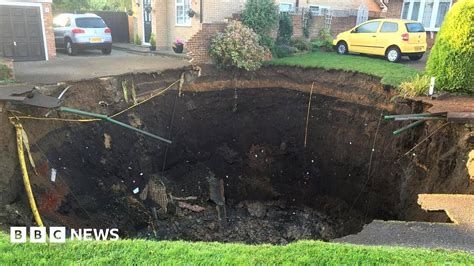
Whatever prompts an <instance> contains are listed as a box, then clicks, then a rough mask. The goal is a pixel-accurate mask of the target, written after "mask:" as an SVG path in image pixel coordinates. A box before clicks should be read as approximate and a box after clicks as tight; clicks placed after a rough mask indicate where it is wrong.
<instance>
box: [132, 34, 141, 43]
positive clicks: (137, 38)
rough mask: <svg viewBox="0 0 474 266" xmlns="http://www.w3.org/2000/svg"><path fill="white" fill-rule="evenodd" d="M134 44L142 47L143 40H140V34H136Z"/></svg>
mask: <svg viewBox="0 0 474 266" xmlns="http://www.w3.org/2000/svg"><path fill="white" fill-rule="evenodd" d="M133 43H134V44H136V45H142V39H141V38H140V36H138V34H135V38H134V39H133Z"/></svg>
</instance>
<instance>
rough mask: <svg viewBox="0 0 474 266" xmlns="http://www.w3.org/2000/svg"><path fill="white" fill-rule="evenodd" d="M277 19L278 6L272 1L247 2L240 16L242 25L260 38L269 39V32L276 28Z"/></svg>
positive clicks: (249, 0)
mask: <svg viewBox="0 0 474 266" xmlns="http://www.w3.org/2000/svg"><path fill="white" fill-rule="evenodd" d="M278 18H279V15H278V6H277V5H276V4H275V3H274V2H273V0H248V1H247V2H246V3H245V8H244V10H243V11H242V15H241V20H242V23H243V24H244V25H246V26H247V27H249V28H251V29H252V30H253V31H254V32H256V33H257V34H258V35H260V36H261V37H262V38H270V37H269V36H270V33H271V31H272V30H273V29H275V28H276V27H277V24H278ZM267 47H269V48H270V46H267Z"/></svg>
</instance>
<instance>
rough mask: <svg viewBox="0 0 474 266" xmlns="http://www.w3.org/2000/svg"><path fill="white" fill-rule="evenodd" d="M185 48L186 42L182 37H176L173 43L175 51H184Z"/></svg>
mask: <svg viewBox="0 0 474 266" xmlns="http://www.w3.org/2000/svg"><path fill="white" fill-rule="evenodd" d="M183 48H184V42H183V41H182V40H180V39H176V41H175V42H174V43H173V51H174V52H175V53H177V54H181V53H183Z"/></svg>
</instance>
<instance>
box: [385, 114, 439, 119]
mask: <svg viewBox="0 0 474 266" xmlns="http://www.w3.org/2000/svg"><path fill="white" fill-rule="evenodd" d="M432 116H434V114H431V113H422V114H405V115H386V116H384V119H385V120H394V119H395V118H401V117H432Z"/></svg>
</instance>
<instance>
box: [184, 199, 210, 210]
mask: <svg viewBox="0 0 474 266" xmlns="http://www.w3.org/2000/svg"><path fill="white" fill-rule="evenodd" d="M178 206H179V207H180V208H181V209H187V210H190V211H193V212H202V211H204V210H205V209H206V208H204V207H201V206H199V205H196V204H194V205H193V204H189V203H186V202H182V201H178Z"/></svg>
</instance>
